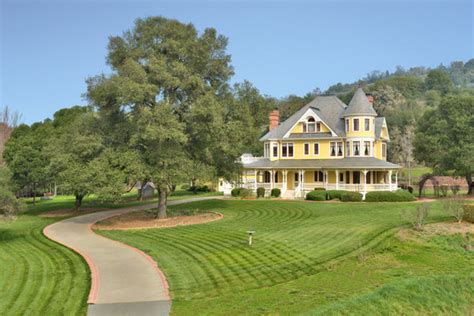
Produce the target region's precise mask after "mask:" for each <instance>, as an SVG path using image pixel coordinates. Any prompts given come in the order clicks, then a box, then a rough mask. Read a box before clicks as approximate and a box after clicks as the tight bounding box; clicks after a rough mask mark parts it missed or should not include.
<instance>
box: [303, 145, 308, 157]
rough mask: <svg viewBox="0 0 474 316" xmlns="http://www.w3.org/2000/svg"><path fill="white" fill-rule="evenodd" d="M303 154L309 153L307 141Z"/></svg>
mask: <svg viewBox="0 0 474 316" xmlns="http://www.w3.org/2000/svg"><path fill="white" fill-rule="evenodd" d="M304 155H305V156H308V155H309V144H308V143H306V144H304Z"/></svg>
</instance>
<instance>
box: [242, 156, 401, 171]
mask: <svg viewBox="0 0 474 316" xmlns="http://www.w3.org/2000/svg"><path fill="white" fill-rule="evenodd" d="M244 168H246V169H269V168H272V169H399V168H401V166H399V165H397V164H394V163H391V162H388V161H385V160H381V159H377V158H374V157H349V158H341V159H280V160H274V161H270V159H268V158H264V159H258V160H256V161H254V162H251V163H249V164H244Z"/></svg>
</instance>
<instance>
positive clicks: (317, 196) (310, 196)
mask: <svg viewBox="0 0 474 316" xmlns="http://www.w3.org/2000/svg"><path fill="white" fill-rule="evenodd" d="M306 199H307V200H310V201H326V191H321V190H313V191H311V192H308V193H307V194H306Z"/></svg>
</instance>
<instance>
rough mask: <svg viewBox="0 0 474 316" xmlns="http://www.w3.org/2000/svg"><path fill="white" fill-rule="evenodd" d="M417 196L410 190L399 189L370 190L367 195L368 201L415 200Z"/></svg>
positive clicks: (366, 199)
mask: <svg viewBox="0 0 474 316" xmlns="http://www.w3.org/2000/svg"><path fill="white" fill-rule="evenodd" d="M414 200H415V197H414V196H413V194H411V193H410V192H408V191H405V190H398V191H395V192H390V191H374V192H368V193H367V194H366V195H365V201H366V202H410V201H414Z"/></svg>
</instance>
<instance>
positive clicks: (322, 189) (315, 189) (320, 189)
mask: <svg viewBox="0 0 474 316" xmlns="http://www.w3.org/2000/svg"><path fill="white" fill-rule="evenodd" d="M314 191H326V189H325V188H314Z"/></svg>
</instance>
